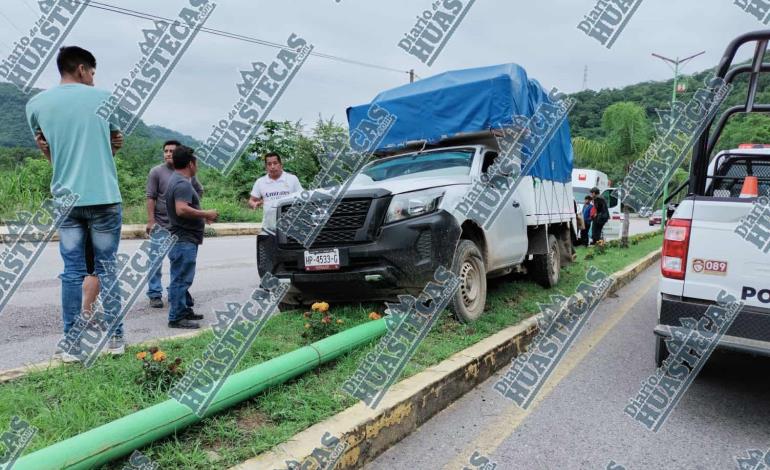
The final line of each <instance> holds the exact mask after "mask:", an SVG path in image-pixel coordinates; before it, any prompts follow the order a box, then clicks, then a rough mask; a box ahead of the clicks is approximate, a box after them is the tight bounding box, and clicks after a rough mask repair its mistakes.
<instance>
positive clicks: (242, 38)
mask: <svg viewBox="0 0 770 470" xmlns="http://www.w3.org/2000/svg"><path fill="white" fill-rule="evenodd" d="M74 2H75V3H81V4H82V3H83V2H80V1H78V0H74ZM86 5H87V6H89V7H91V8H97V9H99V10H104V11H109V12H112V13H118V14H121V15H126V16H132V17H134V18H141V19H144V20H150V21H163V22H166V23H173V22H174V21H175V20H172V19H170V18H166V17H163V16H158V15H155V14H152V13H146V12H142V11H138V10H131V9H129V8H123V7H117V6H115V5H111V4H109V3H103V2H96V1H90V2H88V3H86ZM200 31H201V32H205V33H208V34H212V35H214V36H221V37H226V38H230V39H236V40H239V41H244V42H249V43H252V44H259V45H262V46H267V47H273V48H276V49H284V48H285V47H286V46H285V45H283V44H279V43H276V42H272V41H267V40H264V39H259V38H255V37H251V36H246V35H243V34H238V33H232V32H230V31H224V30H221V29H213V28H207V27H201V28H200ZM310 55H313V56H316V57H320V58H322V59H328V60H335V61H338V62H344V63H347V64H352V65H359V66H361V67H369V68H374V69H380V70H387V71H389V72H397V73H406V74H408V73H409V71H408V70H399V69H395V68H392V67H387V66H384V65H378V64H372V63H368V62H362V61H360V60H355V59H348V58H345V57H340V56H335V55H332V54H324V53H321V52H315V51H313V52H311V53H310Z"/></svg>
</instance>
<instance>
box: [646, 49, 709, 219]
mask: <svg viewBox="0 0 770 470" xmlns="http://www.w3.org/2000/svg"><path fill="white" fill-rule="evenodd" d="M705 53H706V51H701V52H698V53H697V54H694V55H691V56H689V57H685V58H684V59H679V57H677V58H676V59H669V58H668V57H664V56H662V55H660V54H655V53H653V54H652V56H653V57H655V58H657V59H660V60H662V61H664V62H666V64H667V65H668V66H669V67H671V68H672V69H673V71H674V89H673V91H672V92H671V121H672V122H673V121H674V119H676V116H674V112H675V111H674V105H675V104H676V92H677V86H678V85H679V75H680V72H681V70H682V67H683V66H684V64H686V63H687V62H689V61H691V60H693V59H694V58H696V57H698V56H700V55H703V54H705ZM672 65H673V66H672ZM674 171H676V169H674ZM672 176H673V175H672ZM666 199H668V181H667V182H666V184H664V185H663V207H662V210H663V214H662V217H661V221H660V226H661V227H665V226H666V219H667V218H668V217H667V215H668V206H667V205H666Z"/></svg>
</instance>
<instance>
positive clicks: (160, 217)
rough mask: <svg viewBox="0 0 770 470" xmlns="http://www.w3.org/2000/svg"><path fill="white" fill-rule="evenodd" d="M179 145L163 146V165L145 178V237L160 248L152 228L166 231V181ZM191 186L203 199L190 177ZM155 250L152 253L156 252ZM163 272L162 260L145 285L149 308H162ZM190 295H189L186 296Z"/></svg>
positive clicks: (174, 141)
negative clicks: (159, 227) (158, 226)
mask: <svg viewBox="0 0 770 470" xmlns="http://www.w3.org/2000/svg"><path fill="white" fill-rule="evenodd" d="M180 145H182V144H180V143H179V142H178V141H176V140H169V141H167V142H165V143H164V144H163V160H164V161H163V163H161V164H160V165H158V166H156V167H153V169H152V170H150V174H149V176H148V177H147V228H146V229H145V230H146V232H147V235H149V236H150V238H151V240H152V241H153V242H154V243H157V244H158V246H160V243H161V242H162V240H158V239H156V238H155V236H154V233H155V232H153V230H152V229H153V227H154V226H155V224H158V225H160V226H161V227H163V228H165V229H167V230H168V228H169V220H168V210H167V209H166V189H167V188H168V181H169V179H170V178H171V176H172V175H173V174H174V161H173V159H172V156H173V154H174V150H175V149H176V148H177V147H179V146H180ZM191 183H192V186H193V188H194V189H195V192H196V193H198V197H203V187H202V186H201V184H200V183H199V182H198V180H197V179H196V178H195V177H194V176H193V177H192V181H191ZM158 251H159V250H155V251H154V252H158ZM162 271H163V260H160V262H159V263H158V270H157V271H155V273H153V274H152V276H150V280H149V282H148V283H147V297H149V298H150V307H153V308H163V284H162V283H161V277H162V274H161V272H162ZM187 295H188V296H189V295H190V294H189V293H188V294H187ZM187 303H188V304H189V305H190V306H192V305H194V302H193V299H192V297H188V298H187Z"/></svg>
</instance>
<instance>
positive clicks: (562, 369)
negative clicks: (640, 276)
mask: <svg viewBox="0 0 770 470" xmlns="http://www.w3.org/2000/svg"><path fill="white" fill-rule="evenodd" d="M657 282H658V279H657V277H654V278H653V279H651V280H650V281H648V282H647V283H646V284H644V285H643V286H642V288H641V289H640V290H639V291H638V292H637V293H636V294H634V295H632V296H631V297H630V298H628V300H626V301H625V302H623V304H621V305H620V307H619V308H618V309H617V310H615V312H613V313H612V314H610V315H609V316H608V317H607V320H605V321H604V323H602V324H601V325H600V326H599V327H598V328H596V329H595V330H594V331H593V333H592V334H591V336H589V337H587V338H585V339H583V340H582V341H581V342H580V343H578V344H575V345H574V346H573V347H572V348H571V350H570V351H569V352H568V353H567V354H566V355H565V357H564V360H562V361H561V363H559V365H558V366H557V367H556V370H554V372H553V374H552V375H551V376H550V377H549V378H548V380H547V381H546V383H545V385H543V388H541V389H540V391H539V392H538V394H537V396H536V397H535V399H534V400H532V403H531V404H530V405H529V408H527V409H526V410H522V409H521V408H519V407H518V406H516V405H513V404H512V405H508V406H507V407H505V408H504V409H502V410H500V414H498V415H497V416H496V417H495V419H494V420H493V421H492V422H490V423H489V424H488V425H486V426H485V427H484V429H483V430H482V431H481V433H480V434H479V435H478V436H477V437H476V438H475V439H474V440H473V441H472V442H471V443H470V444H469V445H468V446H467V447H466V448H465V450H463V451H462V452H460V453H459V454H457V455H456V456H455V458H454V459H452V460H451V461H450V462H449V463H448V464H447V465H445V466H444V469H445V470H457V469H458V468H463V466H465V465H467V464H468V459H469V458H470V457H471V455H473V452H475V451H477V450H478V451H479V452H480V453H481V454H482V455H487V456H488V455H490V454H492V453H493V452H494V451H495V450H496V449H497V448H498V447H499V446H500V444H502V443H503V441H505V440H506V439H507V438H508V437H509V436H510V435H511V434H513V432H514V431H516V428H518V427H519V425H521V423H522V422H523V421H524V420H525V419H526V418H527V416H529V415H530V414H531V413H532V411H534V410H535V409H536V408H537V407H538V406H539V405H540V403H541V402H542V401H543V400H544V399H545V398H546V397H547V396H548V395H550V394H551V392H552V391H553V390H554V389H555V388H556V386H557V385H559V383H560V382H561V381H562V380H563V379H564V378H565V377H567V376H568V375H569V374H570V373H571V372H572V371H573V370H574V369H575V367H577V365H578V364H580V363H581V362H582V361H583V359H584V358H585V357H586V356H587V355H588V353H589V352H591V350H592V349H593V348H594V346H596V345H597V344H599V342H600V341H601V340H602V338H604V337H605V336H606V335H607V333H609V332H610V331H611V330H612V329H613V328H614V327H615V325H617V323H618V322H619V321H620V320H621V319H623V317H624V316H625V315H626V314H627V313H628V312H629V310H631V308H632V307H633V306H634V305H636V303H637V302H639V300H640V299H641V298H642V297H643V296H644V295H645V294H647V292H648V291H649V290H650V289H651V288H652V286H653V285H655V284H656V283H657Z"/></svg>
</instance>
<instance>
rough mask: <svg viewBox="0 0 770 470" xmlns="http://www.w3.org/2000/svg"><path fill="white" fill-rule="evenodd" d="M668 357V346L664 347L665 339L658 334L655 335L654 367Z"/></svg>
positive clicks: (661, 363)
mask: <svg viewBox="0 0 770 470" xmlns="http://www.w3.org/2000/svg"><path fill="white" fill-rule="evenodd" d="M667 357H668V348H667V347H666V340H664V339H663V338H661V337H660V336H657V335H656V336H655V367H660V366H662V365H663V361H665V360H666V358H667Z"/></svg>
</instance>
